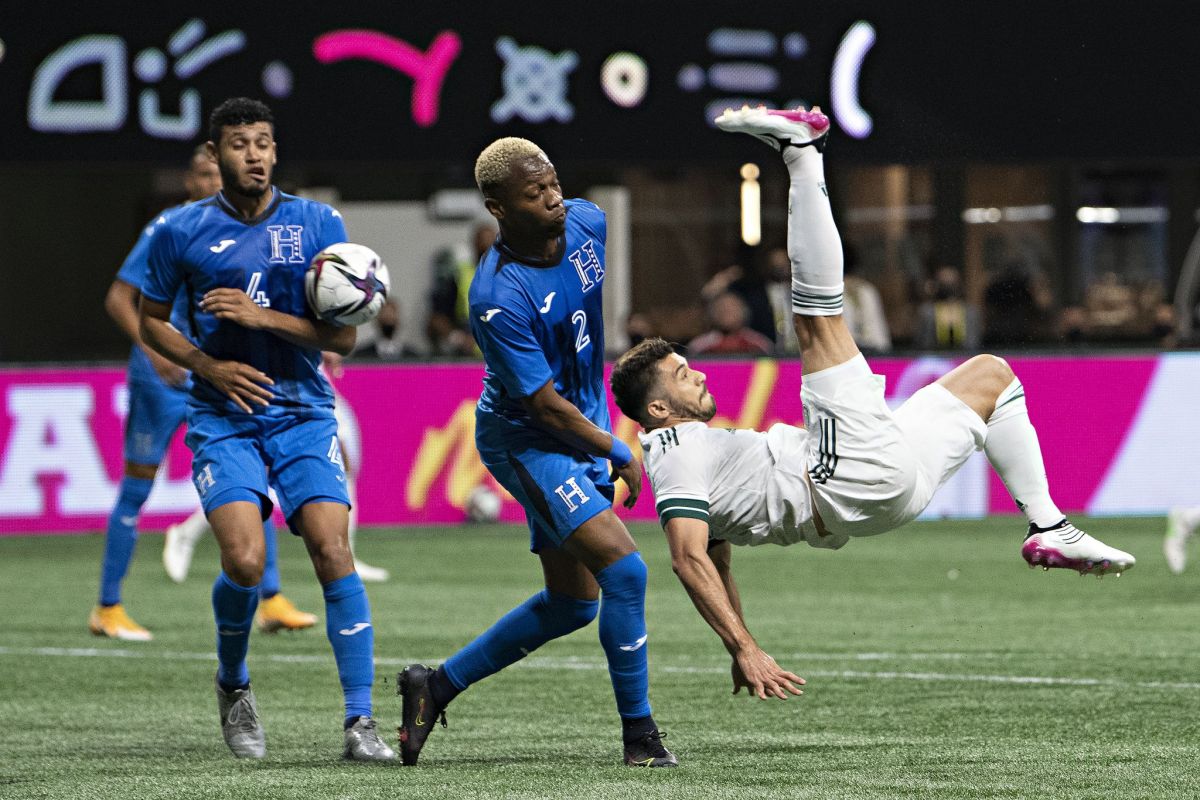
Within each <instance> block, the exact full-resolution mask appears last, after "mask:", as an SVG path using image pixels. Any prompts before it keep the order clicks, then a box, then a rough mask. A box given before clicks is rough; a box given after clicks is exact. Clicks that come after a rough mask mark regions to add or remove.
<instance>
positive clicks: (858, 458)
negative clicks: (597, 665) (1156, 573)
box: [612, 108, 1134, 699]
mask: <svg viewBox="0 0 1200 800" xmlns="http://www.w3.org/2000/svg"><path fill="white" fill-rule="evenodd" d="M716 124H717V127H719V128H721V129H722V130H726V131H733V132H742V133H748V134H751V135H753V136H755V137H757V138H759V139H761V140H763V141H766V142H767V143H768V144H770V145H771V146H772V147H774V148H775V149H776V150H780V151H781V152H782V155H783V160H784V163H785V164H786V165H787V168H788V173H789V176H790V182H791V186H790V191H789V196H788V254H789V256H790V259H791V264H792V310H793V326H794V328H795V331H796V335H797V337H798V339H799V343H800V355H801V359H802V360H803V362H804V369H803V381H802V388H801V392H800V397H801V400H802V402H803V405H804V420H805V423H806V425H807V428H797V427H793V426H790V425H783V424H780V425H775V426H773V427H772V428H771V429H770V430H769V431H768V432H766V433H760V432H757V431H750V430H726V429H717V428H709V427H708V426H707V425H706V424H705V423H706V422H707V421H708V420H710V419H712V417H713V415H714V414H715V413H716V403H715V400H714V399H713V397H712V395H711V394H709V392H708V389H707V387H706V385H705V376H704V373H702V372H700V371H698V370H695V369H693V368H692V367H691V366H690V365H689V364H688V362H687V360H686V359H684V358H682V357H680V356H678V355H676V354H675V353H674V352H673V350H672V349H671V346H670V345H669V344H668V343H666V342H665V341H663V340H662V339H651V340H647V341H645V342H642V343H641V344H639V345H638V346H637V347H635V348H633V349H632V350H630V351H629V352H627V353H625V355H623V356H622V357H621V359H620V360H619V361H618V362H617V365H616V367H615V369H614V371H613V375H612V390H613V395H614V397H615V399H616V402H617V405H618V406H619V407H620V408H621V410H622V411H623V412H624V413H625V414H626V415H627V416H629V417H630V418H632V419H634V420H636V421H637V422H638V423H640V424H641V425H642V427H643V428H644V429H645V432H644V433H641V434H639V436H640V438H641V442H642V449H643V450H644V451H645V462H646V471H647V474H648V475H649V477H650V483H651V486H652V487H653V488H654V494H655V500H656V502H657V510H658V514H659V519H660V521H661V522H662V524H663V527H664V528H665V530H666V535H667V541H668V544H669V546H670V549H671V560H672V565H673V567H674V570H675V572H676V574H677V575H678V576H679V579H680V581H682V583H683V585H684V587H685V588H686V590H687V592H688V594H689V595H690V596H691V598H692V602H693V603H694V604H695V606H696V608H697V610H698V611H699V612H700V614H701V615H702V616H703V617H704V619H705V621H706V622H707V623H708V624H709V626H710V627H712V628H713V630H714V631H715V632H716V633H717V635H718V636H720V638H721V640H722V642H723V643H724V644H725V647H726V649H727V650H728V651H729V653H730V655H731V656H732V658H733V665H732V675H733V684H734V691H735V692H736V691H739V690H740V689H741V688H742V687H746V688H747V689H749V691H750V693H751V694H752V695H756V696H758V697H759V698H762V699H766V698H767V697H778V698H780V699H786V697H787V696H788V694H801V692H802V690H801V689H800V688H799V687H800V685H802V684H803V683H804V680H803V679H801V678H800V677H799V676H797V675H795V674H794V673H792V672H789V671H787V670H785V669H783V668H782V667H780V666H779V665H778V664H776V663H775V660H774V659H773V658H771V656H769V655H768V654H767V653H765V652H764V651H763V650H761V649H760V648H759V647H758V645H757V644H756V643H755V641H754V638H753V637H752V636H751V635H750V632H749V630H747V628H746V624H745V621H744V619H743V617H742V609H741V604H740V601H739V599H738V592H737V587H736V584H735V582H734V580H733V577H732V575H731V574H730V545H731V544H738V545H757V544H765V543H774V544H782V545H787V544H793V543H795V542H799V541H805V542H807V543H808V544H810V545H812V546H813V547H825V548H831V549H836V548H839V547H842V546H843V545H845V544H846V543H847V542H848V541H849V540H850V539H851V538H852V537H858V536H873V535H875V534H879V533H884V532H886V531H890V530H894V529H896V528H899V527H900V526H902V525H904V524H906V523H908V522H910V521H911V520H913V519H915V518H916V517H917V516H918V515H919V514H920V513H921V511H922V510H923V509H924V508H925V507H926V505H928V504H929V501H930V499H931V497H932V496H933V493H934V492H935V491H936V490H937V489H938V487H939V486H941V485H942V484H944V483H945V482H946V481H947V480H948V479H949V478H950V476H951V475H953V474H954V473H955V471H957V470H958V468H959V467H961V466H962V465H963V463H964V462H966V460H967V459H968V458H969V457H970V456H971V454H972V453H974V452H975V451H977V450H983V451H984V452H985V453H986V454H987V458H988V460H989V461H990V462H991V464H992V466H993V468H995V470H996V471H997V472H998V473H999V474H1000V477H1001V478H1002V479H1003V480H1004V483H1005V485H1006V486H1007V487H1008V490H1009V492H1010V493H1011V494H1012V496H1013V499H1014V500H1016V503H1017V505H1018V507H1019V508H1021V510H1022V511H1024V512H1025V515H1026V516H1027V517H1028V520H1029V529H1028V533H1027V535H1026V537H1025V542H1024V544H1023V546H1022V547H1021V555H1022V556H1023V557H1024V558H1025V560H1026V561H1027V562H1028V563H1029V565H1030V566H1031V567H1032V566H1034V565H1041V566H1043V567H1045V568H1046V569H1051V568H1064V569H1073V570H1077V571H1079V572H1080V573H1090V574H1095V575H1100V576H1103V575H1105V574H1108V573H1116V574H1118V575H1119V574H1120V573H1121V572H1123V571H1125V570H1128V569H1130V568H1131V567H1133V565H1134V558H1133V556H1131V555H1129V554H1128V553H1124V552H1122V551H1120V550H1117V549H1115V548H1112V547H1109V546H1107V545H1105V544H1104V543H1102V542H1100V541H1098V540H1096V539H1094V538H1092V537H1091V536H1089V535H1087V534H1086V533H1084V532H1083V531H1081V530H1079V529H1078V528H1076V527H1075V526H1074V525H1072V524H1071V523H1070V522H1068V521H1067V519H1066V518H1065V517H1064V515H1063V513H1062V512H1061V511H1060V510H1059V509H1058V507H1057V506H1056V505H1055V504H1054V501H1053V500H1052V499H1051V497H1050V490H1049V486H1048V484H1047V480H1046V470H1045V467H1044V465H1043V462H1042V454H1041V450H1040V448H1039V446H1038V439H1037V434H1036V433H1035V431H1034V429H1033V426H1032V424H1031V423H1030V420H1029V414H1028V413H1027V410H1026V406H1025V390H1024V388H1023V387H1022V385H1021V382H1020V380H1018V379H1017V378H1016V376H1014V375H1013V372H1012V370H1011V369H1010V368H1009V366H1008V364H1007V363H1006V362H1005V361H1004V360H1003V359H1000V358H996V357H994V356H987V355H983V356H976V357H975V358H972V359H970V360H969V361H967V362H966V363H964V364H962V365H961V366H959V367H957V368H956V369H954V370H952V371H951V372H949V373H948V374H947V375H945V376H943V377H942V378H941V379H940V380H939V381H937V382H936V383H934V384H931V385H929V386H927V387H925V388H923V389H921V390H920V391H918V392H917V393H916V394H914V395H913V396H912V397H911V398H910V399H909V400H908V401H906V402H905V403H904V405H903V406H901V407H900V408H899V409H897V410H896V411H895V412H893V411H891V410H890V409H889V408H888V406H887V404H886V402H884V392H883V379H882V378H880V377H879V376H877V375H873V374H872V373H871V370H870V368H869V367H868V366H867V362H866V360H865V359H864V358H863V356H862V354H861V353H859V351H858V348H857V347H856V346H855V344H854V340H853V338H852V337H851V336H850V332H849V330H848V329H847V328H846V325H845V323H844V322H843V320H842V247H841V241H840V239H839V236H838V232H837V227H836V226H835V225H834V221H833V214H832V212H831V209H830V205H829V199H828V196H827V194H826V190H825V176H824V164H823V155H822V151H823V149H824V145H825V142H826V137H827V135H828V131H829V120H828V119H827V118H826V117H825V115H823V114H821V113H819V110H818V109H815V108H814V109H813V110H812V111H804V110H803V109H798V110H796V111H768V110H766V109H764V108H755V109H751V108H743V109H742V110H740V111H726V112H725V113H724V114H722V115H721V116H720V117H718V118H717V120H716Z"/></svg>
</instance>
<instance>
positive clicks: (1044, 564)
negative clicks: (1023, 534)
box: [1021, 540, 1112, 575]
mask: <svg viewBox="0 0 1200 800" xmlns="http://www.w3.org/2000/svg"><path fill="white" fill-rule="evenodd" d="M1021 557H1022V558H1024V559H1025V561H1026V562H1028V564H1029V566H1031V567H1032V566H1035V565H1036V566H1040V567H1041V568H1042V569H1043V570H1047V569H1051V568H1058V569H1073V570H1075V571H1076V572H1078V573H1079V574H1080V575H1083V574H1086V573H1089V572H1092V571H1093V570H1098V572H1097V574H1099V575H1103V574H1104V573H1105V572H1107V571H1108V569H1109V568H1110V567H1111V566H1112V562H1110V561H1108V560H1105V561H1100V562H1093V561H1082V560H1080V559H1076V558H1067V557H1066V556H1064V555H1063V554H1062V553H1060V552H1059V551H1058V550H1055V549H1054V548H1053V547H1043V546H1042V545H1041V544H1040V543H1038V542H1035V541H1032V540H1031V541H1028V542H1026V543H1025V545H1024V546H1023V547H1022V548H1021Z"/></svg>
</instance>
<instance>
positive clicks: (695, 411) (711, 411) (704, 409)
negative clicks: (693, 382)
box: [677, 389, 717, 422]
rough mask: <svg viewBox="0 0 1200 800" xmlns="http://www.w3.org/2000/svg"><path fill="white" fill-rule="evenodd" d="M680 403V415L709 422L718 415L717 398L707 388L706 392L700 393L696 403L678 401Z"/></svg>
mask: <svg viewBox="0 0 1200 800" xmlns="http://www.w3.org/2000/svg"><path fill="white" fill-rule="evenodd" d="M677 403H678V401H677ZM678 405H679V406H680V408H679V411H680V414H679V416H681V417H684V418H686V419H694V420H696V421H698V422H708V421H709V420H710V419H712V418H713V417H715V416H716V415H717V399H716V398H715V397H713V396H712V395H711V394H709V393H708V390H707V389H705V390H704V393H703V394H701V395H700V397H699V398H698V399H697V400H696V402H695V403H688V402H683V403H678Z"/></svg>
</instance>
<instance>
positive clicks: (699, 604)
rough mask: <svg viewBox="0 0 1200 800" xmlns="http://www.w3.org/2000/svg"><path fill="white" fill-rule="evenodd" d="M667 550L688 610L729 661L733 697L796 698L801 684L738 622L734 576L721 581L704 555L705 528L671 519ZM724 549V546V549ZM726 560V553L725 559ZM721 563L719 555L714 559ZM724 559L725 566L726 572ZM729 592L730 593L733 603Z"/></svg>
mask: <svg viewBox="0 0 1200 800" xmlns="http://www.w3.org/2000/svg"><path fill="white" fill-rule="evenodd" d="M665 527H666V533H667V544H668V545H669V546H670V548H671V568H672V569H673V570H674V571H675V574H676V575H677V576H678V577H679V580H680V582H681V583H683V588H684V589H686V590H687V593H688V596H690V597H691V598H692V604H693V605H694V606H696V610H697V611H699V612H700V616H702V617H704V621H705V622H707V623H708V626H709V627H710V628H712V629H713V631H714V632H715V633H716V634H717V636H719V637H721V641H722V642H723V643H724V645H725V649H726V650H728V651H729V655H730V656H732V657H733V665H732V675H733V693H734V694H737V693H738V692H739V691H741V689H742V687H743V686H744V687H746V689H747V690H748V691H749V692H750V694H751V695H752V696H756V697H758V698H759V699H760V700H766V699H767V698H768V697H777V698H779V699H780V700H786V699H787V697H788V695H789V694H794V695H800V694H804V691H803V690H802V689H801V688H800V687H801V686H803V685H804V683H805V681H804V679H803V678H801V677H800V676H799V675H795V674H793V673H791V672H788V671H787V670H785V669H783V668H782V667H780V666H779V665H778V664H776V663H775V659H773V658H771V656H770V655H768V654H767V653H765V652H764V651H763V650H762V648H760V647H759V646H758V643H757V642H755V641H754V637H753V636H751V635H750V631H749V629H747V628H746V624H745V622H743V621H742V615H741V600H740V599H737V600H735V599H734V598H736V597H737V587H736V586H735V585H734V584H733V578H732V576H730V575H728V574H726V575H722V574H721V572H720V571H719V570H718V568H717V564H716V563H714V560H713V557H712V556H710V554H709V550H708V523H707V522H704V521H703V520H698V519H691V518H688V517H675V518H674V519H669V520H667V523H666V526H665ZM725 547H728V543H726V544H725ZM725 555H726V556H728V553H726V554H725ZM717 557H718V559H719V558H720V552H719V551H718V554H717ZM728 564H729V561H728V558H727V557H726V558H725V566H726V569H727V568H728ZM729 587H733V594H732V597H731V595H730V589H729Z"/></svg>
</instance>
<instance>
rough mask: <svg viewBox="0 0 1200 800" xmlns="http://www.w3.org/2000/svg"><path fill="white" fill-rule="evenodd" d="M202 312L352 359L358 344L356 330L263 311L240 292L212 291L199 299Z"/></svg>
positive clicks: (277, 312) (239, 290)
mask: <svg viewBox="0 0 1200 800" xmlns="http://www.w3.org/2000/svg"><path fill="white" fill-rule="evenodd" d="M200 309H201V310H202V311H206V312H208V313H209V314H212V315H213V316H214V317H216V318H217V319H224V320H229V321H230V322H235V323H237V324H238V325H241V326H242V327H243V328H250V329H251V330H262V331H269V332H270V333H273V334H275V335H276V336H278V337H280V338H281V339H286V340H287V341H289V342H291V343H292V344H295V345H299V346H300V347H310V348H312V349H313V350H328V351H331V352H334V353H337V354H338V355H343V356H346V355H349V354H350V351H351V350H353V349H354V342H355V341H356V340H357V337H358V333H357V329H356V328H354V327H353V326H350V325H347V326H346V327H343V328H337V327H334V326H333V325H330V324H329V323H326V322H319V321H314V320H311V319H306V318H304V317H297V316H293V315H292V314H284V313H282V312H279V311H275V310H274V309H270V308H263V307H262V306H260V305H258V304H256V303H255V302H254V301H253V300H251V299H250V296H249V295H248V294H246V293H245V292H243V291H242V290H241V289H232V288H227V287H226V288H220V289H213V290H212V291H210V292H208V293H207V294H205V295H204V297H202V298H201V299H200Z"/></svg>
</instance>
